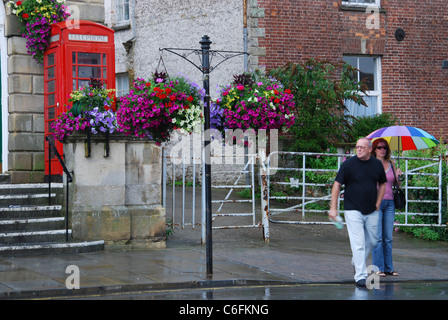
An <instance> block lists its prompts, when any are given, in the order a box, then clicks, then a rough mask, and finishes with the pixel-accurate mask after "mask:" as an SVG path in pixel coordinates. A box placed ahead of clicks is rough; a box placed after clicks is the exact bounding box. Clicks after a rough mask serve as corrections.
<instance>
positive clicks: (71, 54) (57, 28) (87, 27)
mask: <svg viewBox="0 0 448 320" xmlns="http://www.w3.org/2000/svg"><path fill="white" fill-rule="evenodd" d="M90 78H95V79H100V80H102V81H103V82H104V83H105V86H106V87H107V88H115V45H114V31H113V30H112V29H110V28H107V27H105V26H103V25H100V24H98V23H95V22H91V21H85V20H79V21H78V24H76V25H71V24H70V23H66V22H65V21H64V22H59V23H56V24H53V25H52V26H51V38H50V45H49V46H48V48H47V50H46V51H45V53H44V81H45V85H44V88H45V89H44V90H45V91H44V92H45V102H44V107H45V137H46V136H47V135H49V134H50V133H51V131H52V128H51V123H52V122H53V121H54V120H55V119H56V117H58V116H59V115H60V114H61V113H62V112H65V111H66V110H67V105H69V102H68V99H69V98H70V93H71V92H72V91H74V90H78V89H79V88H81V87H83V86H84V85H86V84H87V83H88V82H89V79H90ZM55 144H56V148H57V149H58V151H59V154H61V155H62V154H63V145H62V143H61V142H59V141H57V140H55ZM50 161H51V175H52V176H53V175H56V176H58V175H59V176H62V174H63V170H62V166H61V165H60V164H59V161H58V160H57V157H56V156H55V155H54V154H52V158H51V159H49V156H48V143H45V176H46V178H47V177H48V176H49V174H50V172H49V163H50Z"/></svg>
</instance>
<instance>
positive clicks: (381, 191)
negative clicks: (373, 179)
mask: <svg viewBox="0 0 448 320" xmlns="http://www.w3.org/2000/svg"><path fill="white" fill-rule="evenodd" d="M385 192H386V183H382V184H380V185H379V188H378V196H377V198H376V210H377V211H378V210H380V206H381V201H383V197H384V193H385Z"/></svg>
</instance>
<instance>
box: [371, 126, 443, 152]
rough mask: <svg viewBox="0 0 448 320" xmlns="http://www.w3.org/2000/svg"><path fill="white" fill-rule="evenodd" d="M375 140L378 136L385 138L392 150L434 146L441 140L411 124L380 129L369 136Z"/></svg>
mask: <svg viewBox="0 0 448 320" xmlns="http://www.w3.org/2000/svg"><path fill="white" fill-rule="evenodd" d="M367 138H368V139H370V140H372V142H373V141H375V140H376V139H378V138H383V139H385V140H386V141H387V142H388V143H389V146H390V149H391V150H395V151H406V150H420V149H426V148H432V147H435V146H436V145H438V144H439V143H440V142H439V141H438V140H437V139H436V138H434V136H432V135H430V134H429V133H428V132H426V131H424V130H422V129H419V128H415V127H409V126H391V127H385V128H381V129H378V130H376V131H374V132H372V133H371V134H369V135H368V136H367Z"/></svg>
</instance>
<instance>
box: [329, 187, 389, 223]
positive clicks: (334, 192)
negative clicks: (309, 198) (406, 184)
mask: <svg viewBox="0 0 448 320" xmlns="http://www.w3.org/2000/svg"><path fill="white" fill-rule="evenodd" d="M341 186H342V184H341V183H339V182H337V181H335V182H334V184H333V188H332V189H331V203H330V211H329V212H328V218H330V219H331V220H335V219H336V216H337V215H338V198H339V193H340V192H341ZM383 195H384V192H383ZM381 199H382V198H381Z"/></svg>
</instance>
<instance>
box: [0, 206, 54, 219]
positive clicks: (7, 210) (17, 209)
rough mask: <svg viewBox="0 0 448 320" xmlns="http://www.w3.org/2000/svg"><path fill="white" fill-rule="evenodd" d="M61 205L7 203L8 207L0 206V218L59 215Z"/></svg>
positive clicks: (33, 217)
mask: <svg viewBox="0 0 448 320" xmlns="http://www.w3.org/2000/svg"><path fill="white" fill-rule="evenodd" d="M61 209H62V206H61V205H51V206H46V205H43V206H22V205H9V206H8V207H0V219H21V218H30V219H37V218H43V217H60V216H61V215H62V213H61Z"/></svg>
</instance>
